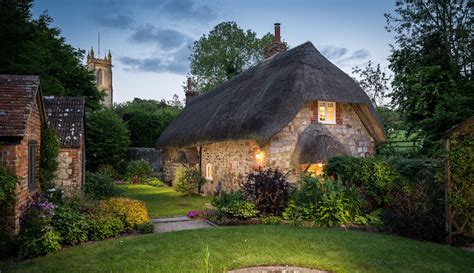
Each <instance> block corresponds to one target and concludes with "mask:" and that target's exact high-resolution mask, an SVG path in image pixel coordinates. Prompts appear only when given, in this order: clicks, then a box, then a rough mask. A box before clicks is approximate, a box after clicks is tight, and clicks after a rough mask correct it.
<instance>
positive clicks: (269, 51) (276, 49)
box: [263, 23, 288, 59]
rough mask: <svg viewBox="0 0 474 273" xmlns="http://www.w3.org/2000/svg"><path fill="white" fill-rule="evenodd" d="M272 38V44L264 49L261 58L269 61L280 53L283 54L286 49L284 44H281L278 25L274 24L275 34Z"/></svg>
mask: <svg viewBox="0 0 474 273" xmlns="http://www.w3.org/2000/svg"><path fill="white" fill-rule="evenodd" d="M273 36H274V38H273V44H271V45H269V46H268V47H266V48H265V49H264V51H263V56H264V57H265V59H269V58H271V57H273V56H275V55H277V54H279V53H281V52H285V51H286V50H287V49H288V48H287V47H286V44H284V43H282V42H281V34H280V23H275V34H274V35H273Z"/></svg>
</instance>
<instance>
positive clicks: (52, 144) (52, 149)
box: [40, 127, 59, 191]
mask: <svg viewBox="0 0 474 273" xmlns="http://www.w3.org/2000/svg"><path fill="white" fill-rule="evenodd" d="M58 155H59V135H58V132H57V131H56V129H54V128H50V127H43V128H42V129H41V160H40V170H41V172H40V182H41V190H42V191H47V190H49V189H51V188H53V187H54V184H53V179H54V177H55V175H56V170H57V169H58Z"/></svg>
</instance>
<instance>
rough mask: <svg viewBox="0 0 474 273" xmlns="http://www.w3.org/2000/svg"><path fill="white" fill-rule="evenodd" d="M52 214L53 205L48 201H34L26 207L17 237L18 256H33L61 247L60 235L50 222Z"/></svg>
mask: <svg viewBox="0 0 474 273" xmlns="http://www.w3.org/2000/svg"><path fill="white" fill-rule="evenodd" d="M53 214H54V205H53V204H52V203H49V202H35V203H33V204H31V205H30V206H29V207H28V208H27V209H26V211H25V213H24V214H23V215H22V219H21V227H20V234H19V235H18V237H17V244H18V249H19V252H18V256H19V257H20V258H33V257H37V256H41V255H46V254H49V253H52V252H56V251H58V250H60V249H61V244H60V241H61V236H60V235H59V232H57V231H55V230H54V228H53V226H52V224H51V222H52V221H51V220H52V216H53Z"/></svg>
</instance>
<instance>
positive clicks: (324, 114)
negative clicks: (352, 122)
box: [318, 101, 336, 124]
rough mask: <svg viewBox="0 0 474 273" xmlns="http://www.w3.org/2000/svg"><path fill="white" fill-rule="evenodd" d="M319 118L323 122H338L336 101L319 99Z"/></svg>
mask: <svg viewBox="0 0 474 273" xmlns="http://www.w3.org/2000/svg"><path fill="white" fill-rule="evenodd" d="M318 120H319V122H321V123H327V124H336V103H335V102H330V101H318Z"/></svg>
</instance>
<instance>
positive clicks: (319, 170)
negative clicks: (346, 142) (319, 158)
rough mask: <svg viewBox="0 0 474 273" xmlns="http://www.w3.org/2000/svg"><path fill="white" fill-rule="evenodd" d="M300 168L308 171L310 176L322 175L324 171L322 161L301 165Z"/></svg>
mask: <svg viewBox="0 0 474 273" xmlns="http://www.w3.org/2000/svg"><path fill="white" fill-rule="evenodd" d="M302 169H303V170H304V171H305V172H307V173H309V174H310V175H311V176H318V175H322V174H323V171H324V164H322V163H317V164H311V165H309V166H308V165H307V164H305V165H302Z"/></svg>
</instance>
